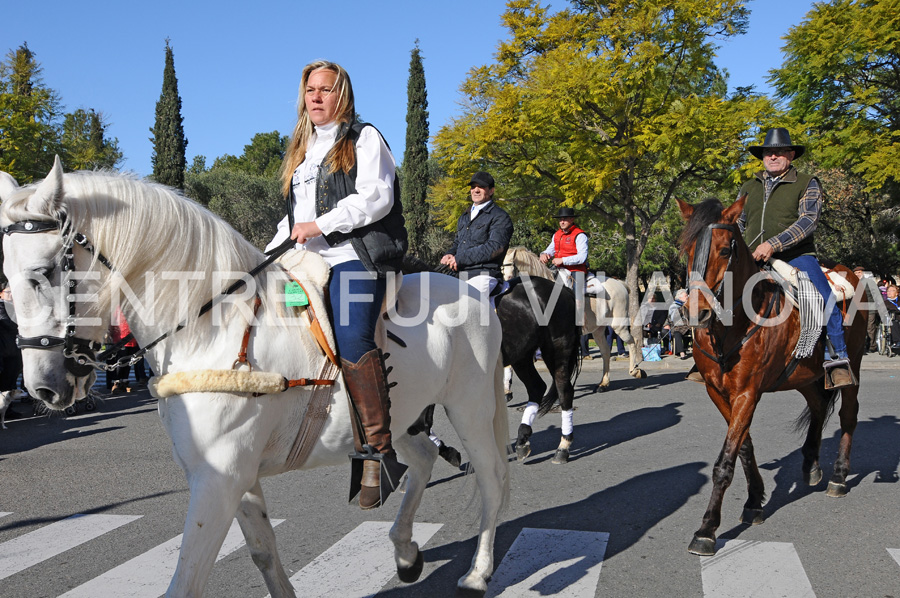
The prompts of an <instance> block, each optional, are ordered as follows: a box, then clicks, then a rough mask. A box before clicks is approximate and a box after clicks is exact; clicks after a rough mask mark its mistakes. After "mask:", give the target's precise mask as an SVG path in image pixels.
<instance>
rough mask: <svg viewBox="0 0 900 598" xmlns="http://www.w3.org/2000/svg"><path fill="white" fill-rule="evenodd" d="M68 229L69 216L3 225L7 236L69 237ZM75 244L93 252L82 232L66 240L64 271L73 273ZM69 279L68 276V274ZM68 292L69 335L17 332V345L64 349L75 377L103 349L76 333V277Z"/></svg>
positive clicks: (83, 372)
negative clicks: (35, 334)
mask: <svg viewBox="0 0 900 598" xmlns="http://www.w3.org/2000/svg"><path fill="white" fill-rule="evenodd" d="M67 228H68V224H67V220H66V218H65V216H63V217H62V218H61V220H53V221H49V220H21V221H19V222H13V223H12V224H10V225H9V226H6V227H4V228H3V230H2V233H3V234H4V235H14V234H36V233H48V232H55V231H61V232H62V236H63V238H64V239H65V238H66V230H67ZM75 243H78V244H79V245H81V246H82V247H84V248H85V249H87V250H88V251H91V253H93V248H92V247H91V246H90V243H89V242H88V240H87V238H86V237H85V236H84V235H82V234H80V233H78V234H75V235H74V236H72V237H71V238H70V239H69V240H67V241H64V242H63V258H62V270H63V272H73V271H74V270H75V253H74V247H75ZM99 259H100V261H101V262H102V263H103V264H104V265H106V266H107V267H109V262H108V261H107V260H106V258H104V257H103V256H99ZM67 278H68V277H67ZM65 285H66V286H67V290H68V294H67V296H66V299H67V301H68V303H69V314H68V316H67V317H66V331H65V336H64V337H63V338H60V337H58V336H49V335H44V336H32V337H24V336H21V335H16V345H17V346H18V347H19V348H20V349H41V350H47V351H55V350H57V349H61V350H62V352H63V356H64V357H65V367H66V370H67V371H68V372H69V373H71V374H72V375H74V376H75V377H82V376H87V375H88V374H89V373H90V372H91V370H93V369H94V363H96V362H95V360H94V356H95V354H96V352H97V351H99V350H100V348H101V346H102V345H101V344H100V343H98V342H96V341H92V340H90V339H84V338H78V337H77V336H75V311H76V304H75V287H76V286H77V285H78V282H77V281H76V280H74V279H72V278H68V279H67V280H66V282H65Z"/></svg>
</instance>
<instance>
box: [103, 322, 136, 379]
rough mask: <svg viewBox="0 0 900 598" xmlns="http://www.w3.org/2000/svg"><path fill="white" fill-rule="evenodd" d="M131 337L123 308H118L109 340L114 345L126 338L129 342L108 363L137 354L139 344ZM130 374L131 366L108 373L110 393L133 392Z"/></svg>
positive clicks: (110, 327)
mask: <svg viewBox="0 0 900 598" xmlns="http://www.w3.org/2000/svg"><path fill="white" fill-rule="evenodd" d="M129 337H131V329H130V328H129V327H128V322H127V321H125V316H124V315H123V314H122V310H121V308H118V309H116V313H115V314H114V315H113V319H112V322H111V323H110V326H109V340H110V342H111V343H112V344H113V345H117V344H118V343H120V342H122V341H123V340H125V339H126V338H127V339H128V341H127V342H126V343H125V345H124V346H123V347H122V348H121V349H119V350H118V351H117V352H116V353H115V354H114V355H112V356H110V358H109V361H108V363H115V362H116V361H118V360H120V359H122V358H125V357H128V356H131V355H134V354H135V353H137V351H138V346H137V342H135V340H134V338H133V337H131V338H129ZM130 372H131V366H130V365H128V364H126V365H123V366H121V367H118V368H116V370H115V371H114V372H107V373H106V376H107V387H108V388H110V391H111V392H112V393H113V394H116V393H117V392H131V383H130V381H129V379H128V375H129V373H130ZM110 379H111V380H112V384H110V383H109V380H110Z"/></svg>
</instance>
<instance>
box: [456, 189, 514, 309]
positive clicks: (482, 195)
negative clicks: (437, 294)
mask: <svg viewBox="0 0 900 598" xmlns="http://www.w3.org/2000/svg"><path fill="white" fill-rule="evenodd" d="M469 187H470V194H471V197H472V207H471V208H469V209H468V210H466V211H465V213H463V215H462V216H460V217H459V220H458V221H457V223H456V239H455V240H454V241H453V245H451V246H450V249H449V250H448V251H447V253H446V255H444V257H442V258H441V263H442V264H444V265H446V266H449V267H450V268H451V269H453V270H455V271H457V272H459V277H460V279H462V280H465V281H466V282H468V283H469V284H470V285H472V286H473V287H475V288H476V289H478V290H479V291H480V292H481V296H482V297H489V296H490V293H491V291H492V290H494V287H496V286H497V284H498V283H499V282H500V280H502V275H501V267H502V266H503V258H504V256H505V255H506V250H507V249H509V240H510V238H511V237H512V232H513V224H512V219H511V218H510V217H509V214H507V213H506V211H505V210H503V208H501V207H499V206H498V205H497V204H496V203H494V177H492V176H491V175H490V174H488V173H486V172H476V173H475V174H473V175H472V179H471V180H470V181H469ZM491 303H493V301H492V302H491Z"/></svg>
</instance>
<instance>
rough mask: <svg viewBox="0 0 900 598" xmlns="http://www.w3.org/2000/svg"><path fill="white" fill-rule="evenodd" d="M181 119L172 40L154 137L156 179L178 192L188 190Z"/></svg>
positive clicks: (152, 156) (185, 146)
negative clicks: (185, 188)
mask: <svg viewBox="0 0 900 598" xmlns="http://www.w3.org/2000/svg"><path fill="white" fill-rule="evenodd" d="M183 120H184V119H183V118H182V116H181V96H179V95H178V79H177V77H176V76H175V56H174V54H173V52H172V47H171V46H170V45H169V40H168V39H167V40H166V64H165V67H164V68H163V85H162V92H161V93H160V95H159V101H157V102H156V121H155V123H154V125H153V127H152V128H151V129H150V132H151V133H153V137H151V138H150V141H151V142H152V143H153V153H152V155H151V156H150V161H151V163H152V164H153V180H155V181H156V182H158V183H163V184H165V185H169V186H171V187H175V188H177V189H183V188H184V169H185V165H186V158H185V149H186V148H187V144H188V142H187V139H185V137H184V124H183Z"/></svg>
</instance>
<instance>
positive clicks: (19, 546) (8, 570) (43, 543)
mask: <svg viewBox="0 0 900 598" xmlns="http://www.w3.org/2000/svg"><path fill="white" fill-rule="evenodd" d="M136 519H140V515H137V516H132V515H73V516H72V517H69V518H67V519H63V520H62V521H57V522H56V523H51V524H50V525H45V526H44V527H41V528H39V529H36V530H34V531H33V532H28V533H27V534H25V535H24V536H20V537H18V538H15V539H13V540H9V541H7V542H4V543H3V544H0V579H6V578H7V577H9V576H10V575H13V574H15V573H18V572H19V571H22V570H23V569H27V568H28V567H32V566H34V565H37V564H38V563H40V562H42V561H45V560H47V559H49V558H53V557H55V556H56V555H58V554H61V553H63V552H65V551H67V550H69V549H71V548H74V547H76V546H78V545H79V544H83V543H85V542H88V541H90V540H93V539H94V538H97V537H99V536H102V535H103V534H105V533H107V532H109V531H112V530H114V529H116V528H117V527H121V526H123V525H125V524H126V523H131V522H132V521H134V520H136Z"/></svg>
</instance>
